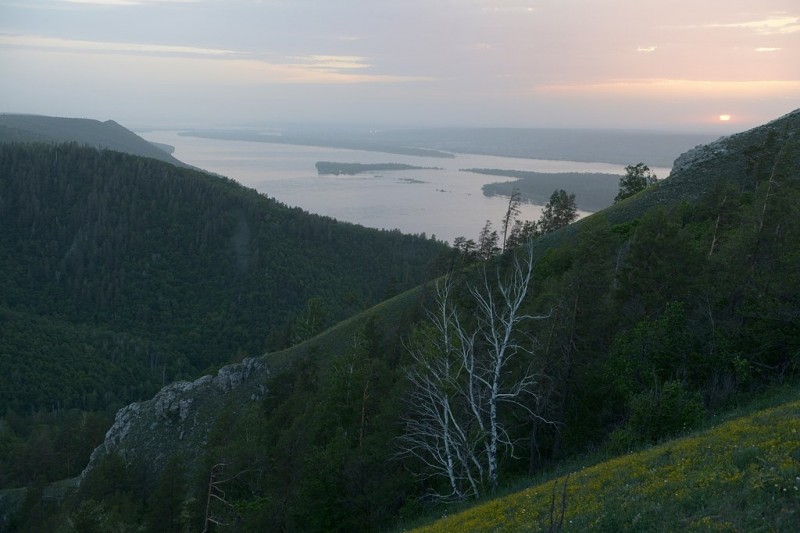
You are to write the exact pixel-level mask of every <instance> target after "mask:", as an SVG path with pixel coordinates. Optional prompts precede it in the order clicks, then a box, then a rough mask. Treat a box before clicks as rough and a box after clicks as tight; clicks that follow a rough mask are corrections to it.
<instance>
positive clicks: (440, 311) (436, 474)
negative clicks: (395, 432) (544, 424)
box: [400, 247, 546, 500]
mask: <svg viewBox="0 0 800 533" xmlns="http://www.w3.org/2000/svg"><path fill="white" fill-rule="evenodd" d="M526 251H527V255H526V256H525V257H524V258H522V259H520V258H516V259H515V260H514V262H513V265H512V268H511V275H510V276H509V277H506V278H502V277H501V275H500V273H499V272H498V273H497V275H496V276H495V277H494V278H493V279H490V276H489V274H488V273H487V272H486V271H485V270H484V272H483V276H482V279H481V282H480V284H479V285H477V286H473V287H470V288H469V293H470V295H471V296H472V299H473V301H474V309H473V314H474V316H475V320H474V321H470V322H469V323H468V322H467V321H466V320H464V319H463V314H464V312H463V311H461V310H459V309H458V308H457V307H456V306H455V304H454V303H453V298H452V292H453V281H452V278H450V277H447V278H446V279H445V280H444V281H443V282H442V283H440V284H438V285H437V288H436V300H435V304H434V309H433V310H431V311H430V312H429V314H428V319H429V324H428V328H427V329H426V330H425V331H426V335H425V336H424V338H423V339H422V340H417V341H416V342H412V343H411V344H410V345H409V346H408V347H407V348H408V350H409V353H410V354H411V356H412V358H413V361H414V365H413V367H412V368H411V369H410V370H409V371H408V372H407V377H408V380H409V382H410V384H411V393H410V394H409V397H408V403H409V414H408V416H407V417H406V420H405V423H406V427H405V432H404V434H403V435H402V437H401V438H400V454H401V455H405V456H412V457H415V458H417V459H418V460H419V461H420V462H421V464H422V465H423V467H424V469H423V470H424V471H423V472H420V475H422V476H427V477H430V478H444V479H446V480H447V482H448V487H449V492H447V493H444V494H441V493H436V494H432V496H433V497H435V498H437V499H442V500H448V499H465V498H469V497H477V496H479V495H480V492H481V491H482V488H483V486H484V485H485V484H487V483H488V485H489V487H490V489H491V490H494V489H495V488H497V484H498V480H499V460H500V457H501V455H502V454H503V453H506V454H511V455H513V452H514V442H513V440H512V438H511V436H510V435H509V433H508V431H507V428H506V425H505V423H504V420H503V416H502V413H501V409H500V407H501V406H502V405H503V404H509V405H512V406H515V407H518V408H521V409H522V410H523V411H525V412H527V413H528V415H529V416H531V417H532V418H541V417H540V416H539V415H537V414H536V411H535V410H534V409H532V408H531V407H530V405H531V402H535V401H536V400H537V397H536V395H535V394H534V385H535V384H536V374H535V372H534V371H533V364H532V362H533V361H532V355H533V345H534V339H533V338H531V337H530V336H529V335H527V334H526V333H525V332H524V328H523V327H522V326H523V324H524V323H526V322H528V321H530V320H535V319H542V318H546V316H534V315H529V314H525V313H524V312H523V311H522V306H523V303H524V301H525V298H526V296H527V294H528V287H529V286H530V281H531V276H532V272H533V253H532V250H531V249H530V247H528V248H527V249H526ZM522 355H524V356H527V357H528V359H529V361H528V365H527V368H526V370H525V371H523V372H522V373H521V374H520V375H517V376H515V377H510V376H511V373H510V372H509V370H510V363H511V361H512V360H515V359H518V358H519V357H520V356H522Z"/></svg>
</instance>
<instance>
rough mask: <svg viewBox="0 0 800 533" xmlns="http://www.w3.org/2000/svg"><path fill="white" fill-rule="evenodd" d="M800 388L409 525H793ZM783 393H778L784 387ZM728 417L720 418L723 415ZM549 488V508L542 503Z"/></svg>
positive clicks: (798, 505) (798, 518)
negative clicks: (767, 403) (779, 400)
mask: <svg viewBox="0 0 800 533" xmlns="http://www.w3.org/2000/svg"><path fill="white" fill-rule="evenodd" d="M799 393H800V389H798V388H797V387H795V388H794V389H792V390H791V391H790V393H788V394H790V395H791V396H792V397H793V398H794V399H793V400H791V401H786V402H785V403H783V404H781V405H778V406H775V407H770V408H765V409H762V410H759V411H756V412H754V413H751V414H748V415H744V416H739V417H738V418H734V419H731V420H728V421H725V422H722V423H721V424H719V425H718V426H716V427H713V428H711V429H707V430H705V431H702V432H700V433H697V434H695V435H692V436H687V437H683V438H679V439H675V440H671V441H668V442H665V443H664V444H661V445H658V446H654V447H652V448H649V449H647V450H644V451H640V452H637V453H633V454H630V455H626V456H621V457H617V458H614V459H611V460H608V461H605V462H603V463H599V464H596V465H594V466H590V467H586V468H582V469H578V470H576V471H574V472H571V473H569V477H568V479H567V476H566V475H561V476H559V477H556V478H554V479H551V480H549V481H547V482H544V483H541V484H537V485H534V486H531V487H529V488H527V489H524V490H521V491H519V492H516V493H513V494H510V495H508V496H504V497H500V498H497V499H494V500H491V501H487V502H485V503H480V504H478V505H476V506H475V507H472V508H469V509H467V510H465V511H463V512H460V513H457V514H454V515H452V516H448V517H444V518H442V519H440V520H438V521H436V522H433V523H431V524H429V525H426V526H422V527H420V528H418V529H415V530H414V531H419V532H451V531H498V532H499V531H509V532H512V531H513V532H517V531H546V530H547V529H548V527H549V526H550V525H551V517H552V518H553V520H555V521H558V518H559V514H560V510H561V495H562V490H563V487H564V483H566V484H567V489H566V497H565V500H564V503H565V508H564V517H563V530H564V531H584V530H588V529H591V530H600V531H799V530H800V401H798V400H797V399H796V398H798V396H799V395H800V394H799ZM783 394H787V393H785V392H784V393H783ZM726 418H727V417H726ZM554 489H555V492H556V497H555V505H554V506H553V508H554V512H552V513H551V505H552V498H553V493H554Z"/></svg>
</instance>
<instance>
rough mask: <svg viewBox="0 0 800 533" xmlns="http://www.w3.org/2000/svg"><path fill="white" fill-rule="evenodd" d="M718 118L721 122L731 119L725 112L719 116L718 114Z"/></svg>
mask: <svg viewBox="0 0 800 533" xmlns="http://www.w3.org/2000/svg"><path fill="white" fill-rule="evenodd" d="M719 119H720V121H722V122H728V121H729V120H730V119H731V116H730V115H728V114H725V115H720V116H719Z"/></svg>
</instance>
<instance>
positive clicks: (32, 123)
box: [0, 114, 188, 167]
mask: <svg viewBox="0 0 800 533" xmlns="http://www.w3.org/2000/svg"><path fill="white" fill-rule="evenodd" d="M9 142H22V143H30V142H41V143H49V144H59V143H66V142H75V143H78V144H80V145H87V146H93V147H95V148H102V149H107V150H115V151H117V152H124V153H127V154H132V155H139V156H142V157H152V158H153V159H158V160H160V161H164V162H167V163H171V164H173V165H176V166H181V167H188V165H186V164H184V163H183V162H181V161H179V160H177V159H175V158H174V157H172V156H171V155H170V154H169V153H168V152H166V151H165V150H163V149H162V148H160V147H157V146H155V145H153V144H151V143H149V142H147V141H145V140H144V139H142V138H141V137H139V136H138V135H136V134H135V133H133V132H132V131H130V130H128V129H126V128H124V127H122V126H120V125H119V124H118V123H116V122H114V121H113V120H107V121H105V122H100V121H98V120H91V119H85V118H63V117H47V116H41V115H12V114H0V143H9Z"/></svg>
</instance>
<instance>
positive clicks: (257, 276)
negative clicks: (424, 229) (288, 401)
mask: <svg viewBox="0 0 800 533" xmlns="http://www.w3.org/2000/svg"><path fill="white" fill-rule="evenodd" d="M0 227H2V231H1V232H0V257H2V262H1V263H0V287H2V291H1V292H0V328H1V329H0V365H1V366H2V369H3V370H2V378H0V412H1V413H4V414H6V415H7V416H6V418H7V420H10V419H14V420H17V418H19V417H23V418H25V419H27V420H29V421H30V423H31V424H34V421H38V422H36V423H37V424H39V423H41V422H42V421H43V420H44V419H45V418H47V417H46V416H45V414H49V415H48V417H49V418H48V419H50V420H56V419H58V417H59V414H60V413H66V412H67V411H68V410H70V409H78V410H80V411H83V412H89V413H92V412H96V413H103V414H102V416H103V418H104V420H105V423H106V425H108V424H110V418H109V416H111V415H113V413H114V411H116V409H118V408H119V407H122V406H123V405H125V404H127V403H130V402H132V401H138V400H143V399H147V398H149V397H151V396H152V395H153V394H154V393H155V392H156V391H157V390H158V389H159V388H160V387H161V386H163V385H165V384H166V383H169V382H171V381H173V380H175V379H190V378H194V377H197V376H199V375H201V374H202V373H205V372H208V371H210V370H213V369H214V368H217V367H219V366H221V365H223V364H226V363H229V362H231V361H235V360H238V359H241V358H242V357H244V356H257V355H261V354H263V353H265V352H266V351H271V350H276V349H279V348H283V347H286V346H288V345H290V344H293V343H295V342H298V341H301V340H304V339H306V338H308V337H310V336H312V335H315V334H316V333H319V332H320V331H322V330H323V329H325V328H327V327H329V326H331V325H333V324H335V323H337V322H339V321H340V320H342V319H344V318H346V317H348V316H351V315H353V314H354V313H356V312H358V311H360V310H362V309H365V308H367V307H369V306H371V305H374V304H375V303H377V302H379V301H381V300H382V299H384V298H386V297H388V296H391V295H393V294H396V293H398V292H401V291H403V290H406V289H408V288H411V287H414V286H416V285H418V284H419V283H421V282H423V281H425V280H426V279H428V278H429V277H431V276H434V275H437V272H438V271H437V270H436V268H437V267H436V266H435V264H434V262H435V260H436V258H437V257H439V256H440V255H441V254H443V253H444V251H445V250H446V247H445V245H444V244H442V243H439V242H436V241H432V240H428V239H425V238H420V237H417V236H411V235H403V234H400V233H399V232H397V231H391V232H389V231H377V230H371V229H366V228H363V227H360V226H355V225H352V224H347V223H342V222H338V221H336V220H333V219H330V218H324V217H319V216H312V215H309V214H308V213H305V212H303V211H302V210H300V209H292V208H288V207H286V206H284V205H281V204H280V203H278V202H276V201H275V200H273V199H270V198H267V197H266V196H264V195H261V194H258V193H257V192H255V191H253V190H249V189H246V188H244V187H242V186H240V185H238V184H236V183H235V182H233V181H231V180H227V179H222V178H218V177H212V176H209V175H206V174H204V173H201V172H196V171H192V170H188V169H182V168H177V167H174V166H172V165H170V164H167V163H162V162H159V161H156V160H152V159H144V158H141V157H135V156H131V155H126V154H122V153H118V152H111V151H101V150H97V149H93V148H87V147H81V146H78V145H76V144H62V145H57V146H50V145H22V144H4V145H0ZM98 416H99V415H98ZM9 417H10V418H9ZM15 417H16V418H15ZM23 425H24V424H22V423H21V422H20V421H17V422H15V423H10V422H3V423H2V424H0V441H2V442H3V444H2V446H5V447H6V449H8V450H11V451H10V452H9V454H0V457H2V459H0V463H1V466H2V469H0V486H4V487H8V486H16V485H23V484H26V483H29V482H31V481H32V479H31V477H30V476H34V475H38V474H41V473H42V472H41V471H40V470H41V469H40V468H38V467H37V469H36V471H31V472H27V473H26V472H23V471H22V470H20V466H19V462H18V461H15V460H14V457H15V455H14V454H15V453H17V452H15V451H14V449H15V446H16V445H19V446H20V447H22V448H24V447H25V446H26V443H29V440H30V439H31V438H32V437H31V432H32V431H34V429H32V427H28V428H27V429H25V428H23V427H22V426H23ZM53 431H56V430H55V429H54V430H53ZM89 433H91V435H92V436H91V439H90V440H91V441H92V446H91V447H93V446H94V445H96V444H97V442H98V440H97V438H98V437H97V432H96V431H94V430H92V431H90V432H89ZM100 436H102V432H101V433H100ZM91 447H89V448H88V449H89V450H91ZM54 453H55V454H56V455H55V456H54V458H53V463H54V464H56V463H57V464H59V467H58V469H57V470H55V471H53V472H49V473H47V474H46V476H45V477H46V479H47V480H53V479H58V478H60V477H66V476H65V474H69V475H75V474H76V473H78V472H79V471H80V469H81V468H83V466H85V462H86V460H87V459H88V453H87V452H86V450H84V451H83V453H82V455H81V458H80V461H76V460H75V459H74V458H73V459H70V460H64V458H63V457H62V455H63V454H62V453H61V452H54ZM64 453H69V452H64ZM81 462H82V463H83V464H81ZM63 464H67V465H69V468H67V469H66V470H64V469H63V468H62V465H63ZM39 466H41V465H39ZM23 470H24V469H23Z"/></svg>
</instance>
